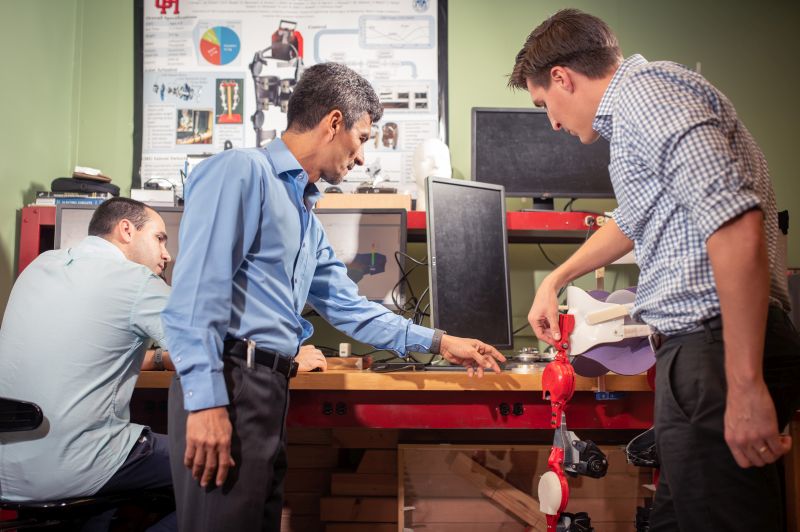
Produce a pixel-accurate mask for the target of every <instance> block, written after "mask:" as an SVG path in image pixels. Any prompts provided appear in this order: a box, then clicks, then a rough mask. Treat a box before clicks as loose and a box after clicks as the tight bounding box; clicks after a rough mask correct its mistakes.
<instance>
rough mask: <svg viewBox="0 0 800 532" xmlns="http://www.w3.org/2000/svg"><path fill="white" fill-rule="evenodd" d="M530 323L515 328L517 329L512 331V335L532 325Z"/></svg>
mask: <svg viewBox="0 0 800 532" xmlns="http://www.w3.org/2000/svg"><path fill="white" fill-rule="evenodd" d="M530 325H531V324H530V323H526V324H525V325H523V326H522V327H520V328H519V329H515V330H514V332H512V333H511V336H514V335H515V334H517V333H518V332H520V331H522V330H524V329H525V328H526V327H530Z"/></svg>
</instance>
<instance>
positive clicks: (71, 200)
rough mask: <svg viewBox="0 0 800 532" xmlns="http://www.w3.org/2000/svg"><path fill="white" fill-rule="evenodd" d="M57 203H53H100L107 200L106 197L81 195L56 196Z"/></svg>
mask: <svg viewBox="0 0 800 532" xmlns="http://www.w3.org/2000/svg"><path fill="white" fill-rule="evenodd" d="M54 200H55V203H53V204H51V205H77V204H81V205H100V204H101V203H103V202H104V201H105V199H104V198H81V197H77V196H76V197H71V198H54Z"/></svg>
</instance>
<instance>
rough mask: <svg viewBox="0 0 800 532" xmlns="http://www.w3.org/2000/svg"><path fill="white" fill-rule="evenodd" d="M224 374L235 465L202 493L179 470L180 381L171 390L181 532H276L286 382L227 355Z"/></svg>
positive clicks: (182, 434) (182, 440)
mask: <svg viewBox="0 0 800 532" xmlns="http://www.w3.org/2000/svg"><path fill="white" fill-rule="evenodd" d="M223 360H224V370H223V372H224V375H225V384H226V387H227V390H228V397H229V399H230V404H229V405H228V407H227V408H228V414H229V416H230V420H231V425H232V426H233V436H232V438H231V456H232V457H233V461H234V462H235V464H236V465H235V467H233V468H232V469H231V470H230V472H229V473H228V478H227V480H226V481H225V483H224V484H223V485H222V487H215V486H211V485H210V484H209V486H208V487H206V488H201V487H200V484H199V482H198V481H196V480H194V479H193V478H192V472H191V470H190V469H188V468H187V467H185V466H184V465H183V456H184V454H185V452H186V417H187V415H188V412H186V410H184V408H183V389H182V388H181V383H180V380H179V379H178V378H177V376H176V378H175V379H174V380H173V381H172V385H171V386H170V389H169V443H170V456H171V457H172V478H173V484H174V488H175V502H176V505H177V512H178V526H179V529H180V530H186V531H192V532H202V531H229V530H236V531H241V532H246V531H274V532H279V531H280V523H281V508H282V506H283V481H284V478H285V476H286V468H287V463H286V430H285V423H286V411H287V408H288V406H289V381H288V379H287V378H286V376H284V375H282V374H280V373H277V372H274V371H273V370H272V369H271V368H269V367H267V366H262V365H259V364H255V365H254V366H253V367H252V368H248V367H247V364H246V362H245V361H244V360H240V359H238V358H232V357H230V356H225V357H224V358H223Z"/></svg>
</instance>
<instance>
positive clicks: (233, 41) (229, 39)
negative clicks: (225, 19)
mask: <svg viewBox="0 0 800 532" xmlns="http://www.w3.org/2000/svg"><path fill="white" fill-rule="evenodd" d="M239 48H241V44H240V42H239V36H238V35H236V32H235V31H233V30H232V29H230V28H228V27H226V26H214V27H213V28H210V29H208V30H206V32H205V33H204V34H203V37H202V38H201V39H200V53H201V54H202V55H203V57H204V58H205V59H206V61H208V62H209V63H211V64H212V65H227V64H228V63H230V62H231V61H233V60H234V59H236V56H237V55H239Z"/></svg>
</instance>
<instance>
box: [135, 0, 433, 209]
mask: <svg viewBox="0 0 800 532" xmlns="http://www.w3.org/2000/svg"><path fill="white" fill-rule="evenodd" d="M134 9H135V10H136V11H135V19H136V26H137V27H136V31H135V35H136V41H137V42H136V43H135V51H136V52H135V53H136V67H137V72H136V90H137V96H136V105H137V108H136V113H135V114H136V116H135V119H136V120H135V128H136V130H135V135H134V144H135V146H134V150H135V160H134V186H141V185H143V184H145V183H147V182H149V181H150V182H152V181H156V182H160V183H162V184H166V183H170V184H171V185H172V186H173V187H174V188H175V191H176V193H177V195H178V196H179V197H181V196H182V179H183V178H182V175H181V172H182V171H183V172H187V171H190V170H191V168H192V166H193V165H194V164H196V162H197V161H199V160H201V159H202V158H203V157H206V156H208V155H210V154H214V153H217V152H219V151H221V150H223V149H226V148H231V147H233V148H238V147H254V146H264V145H266V144H267V143H268V142H270V141H271V140H272V139H274V138H278V137H280V135H281V132H282V131H283V130H284V129H285V127H286V105H287V102H288V100H289V97H290V96H291V94H292V91H293V89H294V86H295V84H296V83H297V80H298V79H299V76H301V75H302V72H303V69H304V68H307V67H308V66H310V65H314V64H316V63H320V62H326V61H335V62H339V63H344V64H347V65H348V66H350V67H351V68H353V69H354V70H356V71H357V72H359V73H360V74H361V75H363V76H364V77H365V78H367V79H368V80H369V81H370V82H371V83H372V84H373V87H374V88H375V91H376V92H377V94H378V96H379V98H380V100H381V103H382V104H383V106H384V109H385V111H384V116H383V118H382V119H381V120H380V122H378V123H376V124H373V127H372V133H371V137H370V140H369V142H368V143H367V146H366V148H365V160H366V162H365V165H364V166H363V167H357V168H354V169H353V171H351V172H350V174H349V175H348V176H347V178H346V181H345V182H344V183H342V186H341V188H342V189H343V190H344V191H349V190H354V189H355V188H356V187H357V186H358V185H359V184H361V183H364V182H366V181H372V180H373V178H376V176H377V180H380V181H383V182H382V183H381V185H382V186H390V187H396V188H397V189H398V190H399V191H400V192H408V193H412V194H415V193H416V186H415V184H414V181H413V178H412V158H413V153H414V149H415V148H416V146H417V144H418V143H419V142H421V141H423V140H425V139H428V138H432V137H436V138H440V139H441V140H443V141H445V142H446V141H447V139H446V101H445V94H446V89H447V87H446V84H447V67H446V52H447V51H446V42H447V40H446V22H447V21H446V0H438V1H437V0H280V1H279V0H137V1H136V4H135V7H134Z"/></svg>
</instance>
